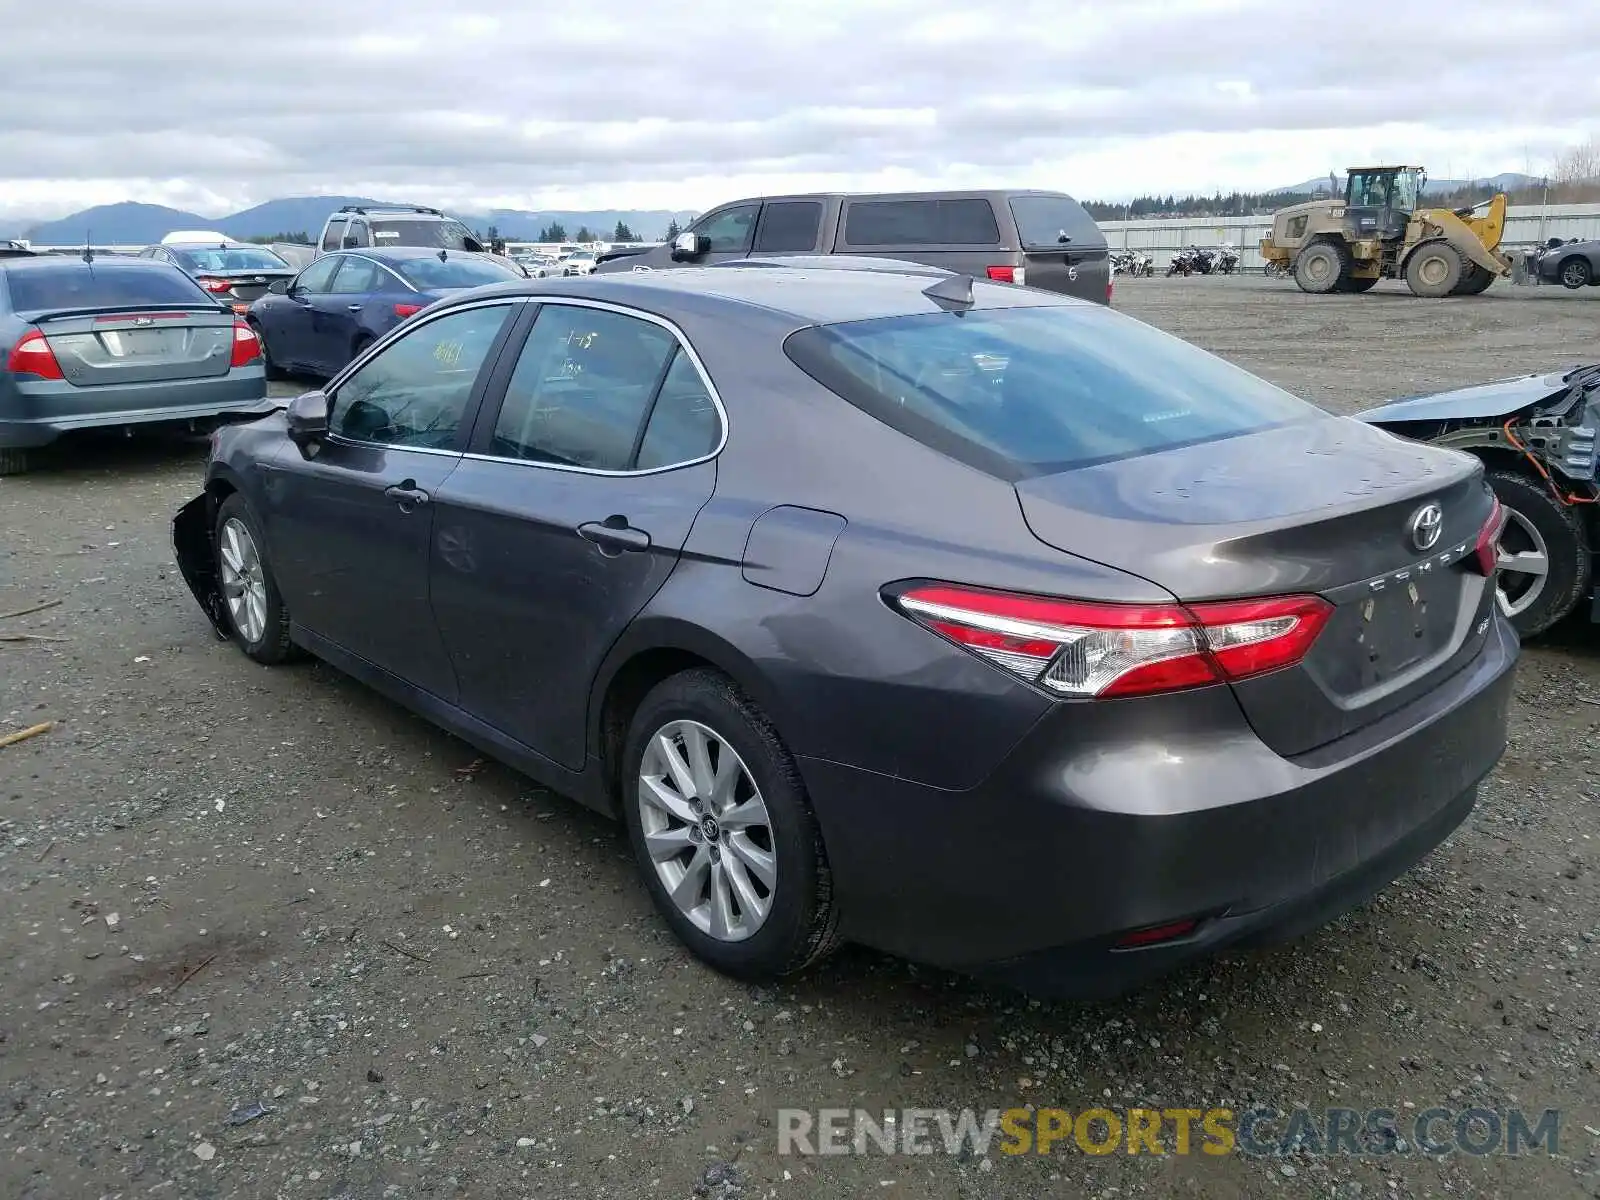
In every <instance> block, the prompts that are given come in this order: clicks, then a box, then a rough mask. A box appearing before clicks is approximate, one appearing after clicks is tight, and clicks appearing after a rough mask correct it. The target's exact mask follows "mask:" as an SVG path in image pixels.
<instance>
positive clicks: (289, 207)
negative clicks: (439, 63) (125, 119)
mask: <svg viewBox="0 0 1600 1200" xmlns="http://www.w3.org/2000/svg"><path fill="white" fill-rule="evenodd" d="M1538 182H1539V180H1538V177H1537V176H1533V175H1523V174H1520V173H1518V172H1516V171H1505V172H1502V173H1501V174H1499V175H1494V176H1490V177H1489V178H1487V179H1477V180H1468V179H1430V180H1428V184H1427V187H1426V188H1425V189H1424V190H1425V191H1426V192H1428V193H1433V194H1437V193H1442V192H1453V191H1456V190H1458V189H1460V188H1464V187H1471V186H1474V185H1483V184H1487V185H1489V186H1491V187H1494V188H1497V189H1500V190H1504V191H1511V190H1515V189H1518V188H1526V187H1531V186H1533V185H1535V184H1537V183H1538ZM1327 186H1328V179H1327V176H1321V177H1319V178H1317V179H1308V180H1305V181H1304V182H1302V183H1296V184H1291V185H1289V186H1287V187H1280V188H1273V189H1271V191H1269V192H1267V193H1266V194H1267V195H1290V194H1297V195H1305V194H1310V193H1315V192H1317V191H1318V190H1326V189H1327ZM1341 186H1343V184H1342V181H1341ZM380 203H384V202H382V201H377V200H371V199H367V198H364V197H360V196H291V197H288V198H286V199H283V200H268V201H267V202H266V203H265V204H258V205H256V206H255V207H254V208H247V209H245V210H244V211H243V212H236V213H231V214H230V215H228V216H225V217H206V216H201V215H200V214H199V213H192V212H184V211H183V210H181V209H176V208H165V207H163V206H162V205H159V204H137V203H135V202H133V201H131V200H129V201H123V202H122V203H120V204H102V205H100V206H98V207H96V208H87V209H84V210H83V211H82V212H77V213H73V214H72V215H71V216H69V217H62V218H61V219H60V220H57V221H40V222H33V221H24V220H13V221H11V222H9V223H6V224H0V237H22V238H28V239H29V240H31V241H33V242H35V243H37V244H39V245H42V246H73V245H77V244H79V243H81V242H84V241H90V240H92V241H93V242H94V243H96V244H97V245H102V246H132V245H143V244H146V243H150V242H159V241H160V240H161V239H162V238H163V237H164V236H165V235H166V234H168V233H171V232H172V231H173V230H175V229H208V230H210V229H214V230H217V231H218V232H221V233H225V234H227V235H228V236H229V237H235V238H256V237H271V236H272V235H274V234H283V233H305V234H307V235H309V236H311V237H316V235H317V234H318V233H319V232H321V230H322V225H323V222H324V221H326V220H327V219H328V214H329V213H331V212H333V211H334V210H335V209H337V208H339V207H341V206H342V205H346V204H380ZM452 215H453V216H456V217H459V218H460V219H461V220H462V221H463V222H464V223H465V224H466V225H467V226H469V227H470V228H472V229H475V230H479V231H482V232H487V231H488V229H489V227H490V226H491V225H492V226H494V228H495V229H496V230H497V231H498V232H499V234H500V236H501V237H503V238H506V239H508V240H510V241H532V240H534V239H535V238H537V237H538V236H539V232H540V231H541V230H542V229H544V228H546V227H547V226H549V225H551V224H552V223H555V222H560V223H561V224H562V225H564V226H565V227H566V230H567V236H568V237H571V236H572V235H574V234H576V233H577V232H578V230H579V229H580V228H582V227H584V226H587V227H588V228H589V229H591V230H593V231H594V232H595V233H597V234H599V235H600V236H601V237H602V238H605V237H609V236H610V234H611V232H612V230H614V229H615V228H616V225H617V222H618V221H621V222H622V223H623V224H624V225H626V226H627V227H628V228H629V229H630V230H631V231H632V232H634V233H635V234H637V235H638V236H640V237H642V238H646V239H651V240H654V239H656V238H659V237H661V236H662V234H664V233H665V232H666V229H667V226H668V225H669V224H671V223H672V222H673V221H676V222H677V223H678V224H679V225H687V224H688V223H689V222H690V221H692V220H693V219H694V218H695V216H696V214H695V213H694V212H693V211H690V210H680V211H669V210H667V209H597V210H591V211H588V212H559V211H548V212H529V211H524V210H522V209H508V208H497V209H493V210H491V211H489V212H484V213H468V212H460V213H453V214H452Z"/></svg>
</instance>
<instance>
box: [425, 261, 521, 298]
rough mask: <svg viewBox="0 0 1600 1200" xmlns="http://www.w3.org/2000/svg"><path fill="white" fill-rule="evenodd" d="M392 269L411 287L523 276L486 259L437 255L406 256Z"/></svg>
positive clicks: (475, 283)
mask: <svg viewBox="0 0 1600 1200" xmlns="http://www.w3.org/2000/svg"><path fill="white" fill-rule="evenodd" d="M394 269H395V270H397V271H399V272H400V274H401V276H402V277H403V278H404V279H405V281H406V282H407V283H409V284H410V285H411V286H412V287H414V288H421V289H422V290H424V291H426V290H428V289H429V288H470V287H482V286H483V285H484V284H486V283H504V282H506V280H508V279H521V278H522V276H521V275H519V274H517V273H516V272H515V271H513V270H511V269H510V268H509V267H502V266H501V265H500V264H499V263H493V262H490V261H489V260H488V259H486V258H451V259H447V260H446V261H444V262H440V261H439V260H438V259H437V258H415V259H407V260H406V261H405V262H397V263H395V264H394Z"/></svg>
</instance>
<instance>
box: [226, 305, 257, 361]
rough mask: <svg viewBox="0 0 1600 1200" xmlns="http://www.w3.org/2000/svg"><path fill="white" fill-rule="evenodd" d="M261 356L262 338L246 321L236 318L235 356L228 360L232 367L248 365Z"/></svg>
mask: <svg viewBox="0 0 1600 1200" xmlns="http://www.w3.org/2000/svg"><path fill="white" fill-rule="evenodd" d="M260 357H261V339H260V338H258V337H257V336H256V331H255V330H254V329H251V328H250V326H249V325H247V324H246V323H245V322H243V321H241V320H239V319H238V318H237V317H235V318H234V322H233V357H232V358H231V359H229V360H228V365H229V366H230V367H248V366H249V365H250V364H251V363H253V362H255V361H256V359H258V358H260Z"/></svg>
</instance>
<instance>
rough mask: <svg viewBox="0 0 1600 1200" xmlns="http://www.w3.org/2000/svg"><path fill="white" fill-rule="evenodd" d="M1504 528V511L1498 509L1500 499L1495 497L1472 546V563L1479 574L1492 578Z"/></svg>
mask: <svg viewBox="0 0 1600 1200" xmlns="http://www.w3.org/2000/svg"><path fill="white" fill-rule="evenodd" d="M1505 527H1506V510H1505V509H1503V508H1501V507H1500V498H1499V497H1498V496H1496V497H1495V501H1494V507H1493V508H1491V509H1490V510H1489V519H1488V520H1486V521H1485V522H1484V523H1483V528H1482V529H1480V530H1478V540H1477V541H1476V542H1474V543H1473V546H1472V561H1473V565H1474V566H1476V567H1477V568H1478V572H1479V574H1482V575H1486V576H1492V575H1493V574H1494V573H1495V570H1496V569H1497V566H1498V564H1499V560H1500V535H1501V534H1502V533H1503V532H1505Z"/></svg>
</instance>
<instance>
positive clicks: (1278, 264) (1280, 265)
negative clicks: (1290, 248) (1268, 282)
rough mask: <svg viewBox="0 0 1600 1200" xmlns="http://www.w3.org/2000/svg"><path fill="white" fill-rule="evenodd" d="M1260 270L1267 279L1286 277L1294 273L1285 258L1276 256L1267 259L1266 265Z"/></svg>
mask: <svg viewBox="0 0 1600 1200" xmlns="http://www.w3.org/2000/svg"><path fill="white" fill-rule="evenodd" d="M1261 270H1262V273H1263V274H1264V275H1266V277H1267V278H1268V279H1288V278H1289V277H1290V276H1292V275H1293V274H1294V269H1293V268H1292V267H1290V266H1289V263H1288V262H1287V261H1286V260H1284V259H1277V258H1269V259H1267V262H1266V265H1265V266H1264V267H1262V269H1261Z"/></svg>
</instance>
